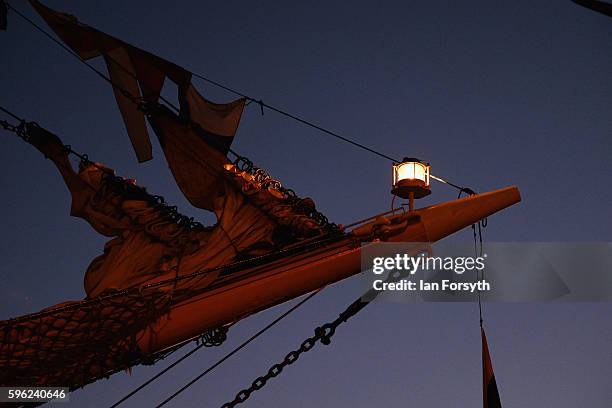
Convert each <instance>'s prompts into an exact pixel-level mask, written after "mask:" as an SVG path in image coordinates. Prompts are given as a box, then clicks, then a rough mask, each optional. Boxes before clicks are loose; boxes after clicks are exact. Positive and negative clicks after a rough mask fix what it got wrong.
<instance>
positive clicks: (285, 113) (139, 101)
mask: <svg viewBox="0 0 612 408" xmlns="http://www.w3.org/2000/svg"><path fill="white" fill-rule="evenodd" d="M6 4H7V6H8V8H10V9H11V10H13V11H14V12H15V13H17V15H18V16H19V17H21V18H22V19H23V20H25V21H26V22H28V23H29V24H31V25H32V26H33V27H34V28H36V29H37V30H38V31H40V32H41V33H42V34H44V35H45V36H46V37H48V38H49V39H51V40H52V41H53V42H54V43H56V44H58V45H59V46H60V47H62V49H64V50H65V51H66V52H68V53H69V54H70V55H72V56H73V57H75V58H77V59H78V60H79V61H80V62H81V63H83V64H85V65H86V66H87V67H88V68H90V69H91V70H92V71H94V72H95V73H96V74H97V75H98V76H100V77H101V78H103V79H104V80H105V81H107V82H108V83H109V84H111V86H112V87H113V88H116V89H117V90H119V91H120V92H121V93H122V94H123V95H124V96H125V97H126V98H128V99H129V100H130V101H132V102H134V103H136V104H138V105H139V106H141V107H142V108H143V110H146V107H145V106H143V100H142V99H140V98H135V97H134V96H133V95H131V94H130V93H129V92H127V91H126V90H125V89H123V88H121V87H120V86H118V85H117V84H115V83H114V82H113V81H112V80H111V79H110V78H109V77H108V76H106V75H105V74H104V73H102V72H101V71H100V70H98V69H97V68H95V67H94V66H93V65H91V64H89V63H88V62H87V61H85V60H83V59H82V58H81V57H79V56H78V55H77V54H76V53H75V52H74V51H72V50H71V49H70V48H68V47H67V46H66V45H64V44H63V43H62V42H60V41H59V40H57V39H56V38H54V37H53V36H52V35H51V34H49V33H48V32H47V31H46V30H45V29H43V28H42V27H40V26H39V25H38V24H36V23H35V22H34V21H32V20H31V19H30V18H28V17H27V16H25V15H24V14H22V13H21V12H19V11H18V10H17V9H15V8H14V7H13V6H11V5H10V4H9V3H8V2H7V3H6ZM109 58H110V59H111V60H112V61H113V63H114V64H116V65H117V66H119V67H120V68H121V69H122V70H123V71H124V72H127V73H129V74H130V75H132V76H134V74H133V73H132V72H130V71H129V70H127V69H126V68H125V67H123V66H122V65H121V64H119V63H118V62H117V61H116V60H114V59H112V58H111V57H110V56H109ZM190 72H191V71H190ZM191 75H193V76H194V77H196V78H199V79H201V80H203V81H205V82H207V83H209V84H211V85H214V86H216V87H219V88H221V89H224V90H226V91H228V92H231V93H233V94H235V95H238V96H241V97H243V98H245V99H247V100H248V101H249V103H251V102H254V103H256V104H258V105H259V106H260V109H261V113H262V115H263V113H264V108H267V109H270V110H271V111H274V112H276V113H278V114H280V115H283V116H285V117H288V118H290V119H292V120H295V121H297V122H299V123H302V124H304V125H306V126H309V127H312V128H313V129H316V130H318V131H320V132H322V133H325V134H327V135H329V136H332V137H335V138H336V139H339V140H341V141H343V142H345V143H348V144H351V145H353V146H355V147H357V148H359V149H362V150H365V151H367V152H370V153H372V154H374V155H377V156H379V157H382V158H384V159H387V160H389V161H391V162H393V163H401V160H398V159H396V158H393V157H391V156H389V155H386V154H384V153H381V152H380V151H378V150H375V149H373V148H371V147H368V146H366V145H364V144H362V143H359V142H356V141H354V140H352V139H349V138H348V137H345V136H342V135H340V134H339V133H337V132H333V131H331V130H329V129H326V128H324V127H322V126H320V125H317V124H316V123H314V122H311V121H308V120H306V119H304V118H302V117H300V116H297V115H295V114H293V113H290V112H288V111H286V110H284V109H281V108H277V107H275V106H272V105H269V104H267V103H265V102H264V101H263V100H262V99H256V98H253V97H251V96H248V95H246V94H245V93H243V92H240V91H237V90H235V89H233V88H230V87H228V86H226V85H223V84H221V83H219V82H217V81H213V80H212V79H209V78H207V77H206V76H204V75H201V74H198V73H196V72H191ZM160 99H162V100H163V101H164V102H165V103H167V104H168V105H169V106H170V107H172V108H173V109H174V110H176V111H177V112H178V111H179V109H178V108H177V107H176V106H175V105H174V104H172V103H171V102H170V101H168V100H167V99H165V98H164V97H163V96H161V95H160ZM229 151H230V152H231V153H232V154H234V155H236V156H237V157H238V158H240V157H241V156H240V155H239V154H237V153H235V152H234V151H233V150H232V149H229ZM430 177H431V178H432V179H434V180H436V181H439V182H441V183H443V184H447V185H449V186H451V187H453V188H455V189H457V190H459V192H462V191H463V192H468V191H472V190H471V189H469V188H467V187H462V186H460V185H458V184H455V183H452V182H450V181H448V180H445V179H443V178H441V177H436V176H434V175H430ZM468 194H469V193H468Z"/></svg>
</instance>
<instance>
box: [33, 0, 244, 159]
mask: <svg viewBox="0 0 612 408" xmlns="http://www.w3.org/2000/svg"><path fill="white" fill-rule="evenodd" d="M30 3H31V4H32V6H33V7H34V8H35V10H36V11H37V12H38V14H40V15H41V17H42V18H43V19H44V20H45V21H46V22H47V24H48V25H49V26H50V27H51V29H53V31H54V32H55V33H56V34H57V35H58V37H60V38H61V39H62V41H64V43H66V45H67V46H68V47H70V49H72V50H73V51H74V52H75V53H76V54H77V55H78V56H79V57H80V58H82V59H84V60H88V59H91V58H95V57H98V56H103V57H104V60H105V62H106V66H107V69H108V73H109V78H110V80H111V83H112V86H113V91H114V93H115V99H116V100H117V105H118V106H119V110H120V112H121V115H122V117H123V121H124V123H125V127H126V130H127V133H128V135H129V137H130V140H131V142H132V145H133V147H134V150H135V152H136V156H137V158H138V160H139V161H140V162H143V161H147V160H150V159H151V158H152V152H151V142H150V138H149V134H148V131H147V127H146V123H145V112H144V111H143V109H142V108H143V106H142V104H143V103H145V102H148V103H153V104H156V103H157V102H158V100H159V99H160V94H161V90H162V87H163V85H164V82H165V79H166V78H169V79H170V80H171V81H172V82H174V83H175V84H176V85H177V88H178V99H179V105H180V110H181V116H182V118H183V119H184V120H187V121H190V122H193V123H194V124H195V125H197V126H199V127H201V128H203V129H204V130H205V131H206V132H207V133H209V134H211V135H214V136H211V137H213V138H215V137H217V139H218V140H217V144H218V145H219V146H220V148H219V150H220V151H222V152H224V153H227V151H228V149H229V146H230V144H231V142H232V139H233V137H234V135H235V134H236V130H237V128H238V124H239V122H240V116H241V114H242V109H243V108H244V104H245V101H246V100H245V98H241V99H238V100H236V101H234V102H231V103H229V104H215V103H213V102H210V101H208V100H206V99H205V98H204V97H202V96H201V95H200V94H199V93H198V92H197V91H196V90H195V88H194V87H193V85H192V84H191V73H190V72H189V71H187V70H185V69H184V68H182V67H180V66H178V65H176V64H174V63H172V62H170V61H167V60H165V59H163V58H160V57H158V56H156V55H154V54H151V53H149V52H147V51H144V50H141V49H139V48H137V47H134V46H133V45H130V44H128V43H125V42H124V41H122V40H119V39H117V38H115V37H112V36H110V35H108V34H106V33H103V32H101V31H98V30H96V29H95V28H93V27H90V26H88V25H85V24H82V23H80V22H79V21H78V20H77V19H76V18H75V17H74V16H72V15H69V14H66V13H60V12H57V11H55V10H53V9H51V8H49V7H46V6H44V5H43V4H41V3H40V2H39V1H37V0H30Z"/></svg>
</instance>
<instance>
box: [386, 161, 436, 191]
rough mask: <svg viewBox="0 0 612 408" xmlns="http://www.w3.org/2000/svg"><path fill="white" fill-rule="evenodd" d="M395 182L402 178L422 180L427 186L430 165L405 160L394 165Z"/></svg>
mask: <svg viewBox="0 0 612 408" xmlns="http://www.w3.org/2000/svg"><path fill="white" fill-rule="evenodd" d="M393 176H394V180H393V184H394V185H395V184H397V183H398V182H399V181H400V180H421V181H422V182H423V183H425V185H426V186H428V185H429V166H428V165H426V164H423V163H419V162H404V163H400V164H399V165H397V166H394V172H393Z"/></svg>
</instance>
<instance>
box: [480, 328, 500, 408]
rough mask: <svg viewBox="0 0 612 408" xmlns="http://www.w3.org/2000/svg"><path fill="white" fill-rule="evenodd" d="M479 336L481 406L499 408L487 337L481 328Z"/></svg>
mask: <svg viewBox="0 0 612 408" xmlns="http://www.w3.org/2000/svg"><path fill="white" fill-rule="evenodd" d="M480 336H481V339H482V406H483V408H501V401H500V399H499V391H497V383H496V382H495V374H494V373H493V364H491V356H490V355H489V346H488V344H487V336H486V335H485V332H484V329H483V328H482V327H481V328H480Z"/></svg>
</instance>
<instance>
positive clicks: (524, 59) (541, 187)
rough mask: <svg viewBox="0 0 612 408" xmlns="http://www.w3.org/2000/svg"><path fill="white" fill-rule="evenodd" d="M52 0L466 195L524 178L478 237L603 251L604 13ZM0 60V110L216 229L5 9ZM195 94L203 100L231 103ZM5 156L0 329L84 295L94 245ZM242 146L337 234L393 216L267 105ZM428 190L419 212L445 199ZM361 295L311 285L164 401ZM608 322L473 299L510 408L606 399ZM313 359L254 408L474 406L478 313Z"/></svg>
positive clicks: (223, 383) (609, 28)
mask: <svg viewBox="0 0 612 408" xmlns="http://www.w3.org/2000/svg"><path fill="white" fill-rule="evenodd" d="M13 3H14V6H16V7H19V8H20V9H21V10H22V11H25V12H26V13H27V15H28V16H30V17H32V18H33V19H35V20H36V21H38V22H40V23H41V24H42V21H41V20H40V18H39V17H38V16H36V15H35V14H34V12H33V10H32V9H30V8H29V6H28V5H27V4H25V2H18V1H13ZM47 4H48V5H49V6H51V7H54V8H56V9H58V10H63V11H68V12H71V13H73V14H75V15H76V16H78V17H79V18H80V19H81V20H82V21H84V22H86V23H88V24H90V25H93V26H95V27H98V28H100V29H102V30H104V31H106V32H109V33H111V34H113V35H115V36H118V37H120V38H122V39H124V40H126V41H128V42H131V43H133V44H135V45H138V46H140V47H142V48H145V49H147V50H149V51H152V52H154V53H156V54H158V55H160V56H163V57H165V58H167V59H169V60H172V61H175V62H177V63H178V64H180V65H183V66H185V67H186V68H188V69H190V70H192V71H194V72H199V73H202V74H205V75H208V76H209V77H210V78H212V79H215V80H218V81H220V82H223V83H226V84H229V85H231V86H233V87H235V88H237V89H239V90H243V91H244V92H245V93H247V94H249V95H251V96H253V97H257V98H262V99H263V100H265V101H266V102H268V103H270V104H272V105H277V106H281V107H284V108H286V109H287V110H289V111H291V112H294V113H298V114H300V115H302V116H304V117H305V118H308V119H311V120H313V121H315V122H317V123H319V124H321V125H323V126H325V127H327V128H329V129H333V130H336V131H339V132H341V133H342V134H344V135H347V136H349V137H352V138H354V139H355V140H358V141H359V142H362V143H364V144H367V145H371V146H374V147H376V148H377V149H379V150H381V151H383V152H385V153H387V154H389V155H391V156H395V157H403V156H405V155H408V156H417V157H422V158H426V159H428V160H430V161H431V163H432V169H433V173H434V174H437V175H439V176H441V177H445V178H448V179H451V180H453V181H456V182H457V183H460V184H465V185H469V186H471V187H473V188H474V189H477V190H479V191H485V190H491V189H495V188H498V187H503V186H506V185H510V184H516V185H518V186H519V187H520V189H521V192H522V195H523V202H522V203H521V204H520V205H518V206H515V207H513V208H511V209H508V210H506V211H504V212H503V213H500V214H498V215H497V216H495V217H492V218H490V220H489V221H490V222H489V227H488V228H487V230H486V232H485V238H486V239H487V240H489V241H610V231H611V227H612V219H611V216H610V210H609V208H610V203H612V192H611V189H610V188H609V187H610V178H611V176H612V171H611V168H610V167H611V166H610V161H611V160H610V158H611V153H612V141H611V140H612V139H611V136H612V115H611V109H612V81H611V73H612V51H611V50H612V48H611V41H612V19H610V18H606V17H605V16H602V15H600V14H596V13H594V12H592V11H590V10H587V9H584V8H581V7H578V6H576V5H575V4H573V3H572V2H570V1H540V2H532V1H512V2H510V1H507V2H484V1H483V2H452V1H446V2H444V1H435V2H418V3H411V2H394V3H391V2H387V3H385V4H375V3H374V2H330V1H326V2H302V3H297V2H284V3H281V2H276V3H272V2H266V3H262V2H230V1H228V2H210V3H209V2H196V1H192V2H187V1H185V2H167V1H166V2H161V1H160V2H153V1H146V2H145V1H130V2H127V1H108V2H68V1H48V2H47ZM0 53H1V61H2V71H1V72H2V75H1V76H0V89H2V91H1V95H2V96H1V97H0V102H1V104H2V105H5V106H7V107H9V108H10V109H12V110H14V111H15V112H17V113H19V114H21V115H23V116H25V117H26V118H27V119H29V120H35V121H38V122H39V123H41V124H42V125H44V126H46V127H47V128H49V129H50V130H53V131H55V132H56V133H58V134H59V135H60V136H61V137H62V138H63V139H64V141H65V142H67V143H70V144H71V145H72V146H73V147H74V148H75V149H76V150H79V151H82V152H86V153H88V154H89V155H90V157H91V158H92V159H94V160H96V161H100V162H103V163H105V164H107V165H109V166H111V167H113V168H115V169H116V170H117V172H118V173H119V174H120V175H123V176H128V177H135V178H137V179H138V182H139V183H140V184H142V185H145V186H147V187H148V189H149V191H151V192H152V193H155V194H161V195H163V196H165V197H166V199H167V201H169V202H170V203H175V204H177V205H178V206H179V208H180V209H181V211H182V212H183V213H186V214H189V215H193V216H195V217H196V218H198V219H201V220H205V221H209V222H210V221H211V220H212V219H211V217H210V216H209V215H208V214H205V213H204V212H203V211H200V210H197V209H194V208H192V207H190V206H189V205H188V203H187V202H186V200H185V199H184V198H183V197H182V196H181V195H180V192H179V190H178V188H177V187H176V185H175V183H174V181H173V179H172V177H171V175H170V173H169V171H168V169H167V167H166V164H165V161H164V159H163V157H162V154H161V151H160V149H159V146H157V145H155V147H154V154H155V156H156V158H155V159H154V160H153V161H151V162H148V163H146V164H143V165H138V164H137V162H136V160H135V157H134V154H133V152H132V149H131V146H130V142H129V139H128V138H127V135H126V134H125V130H124V127H123V123H122V121H121V118H120V115H119V112H118V109H117V107H116V104H115V101H114V97H113V95H112V92H111V89H110V87H109V86H108V84H106V83H104V82H102V81H101V80H100V79H99V78H97V77H96V76H95V75H93V74H92V73H91V72H90V71H89V70H87V69H85V68H84V67H83V66H82V65H81V64H79V63H78V62H76V61H75V60H73V59H72V58H71V57H70V56H68V55H67V54H66V53H65V52H63V51H62V50H61V49H59V48H58V47H57V46H56V45H54V44H53V43H51V42H50V41H49V40H47V39H45V38H44V37H42V36H41V35H40V34H39V33H37V32H35V31H33V30H32V28H31V27H29V26H27V25H26V24H24V23H23V22H22V21H21V20H19V19H18V18H17V17H16V16H14V15H9V29H8V31H7V32H2V33H0ZM97 63H98V64H99V63H100V62H99V61H98V62H97ZM99 66H101V65H99ZM195 83H196V85H198V86H199V88H200V90H201V91H202V93H203V94H204V95H206V96H207V97H209V98H211V99H213V100H216V101H219V102H222V101H228V100H230V99H231V98H232V95H229V94H227V93H225V92H224V91H220V90H218V89H215V88H212V87H210V86H208V85H206V84H205V83H202V82H197V81H196V82H195ZM1 143H2V146H1V148H0V163H1V166H2V169H1V171H0V187H1V191H2V204H1V205H2V213H1V215H0V217H1V220H2V221H1V222H2V229H3V234H2V237H1V238H0V240H1V245H0V259H2V260H3V262H2V267H1V268H0V271H1V275H2V279H1V283H0V285H1V286H0V319H4V318H8V317H11V316H16V315H19V314H25V313H28V312H34V311H37V310H40V309H41V308H43V307H47V306H49V305H52V304H55V303H58V302H60V301H64V300H68V299H79V298H81V297H82V296H83V288H82V280H83V274H84V271H85V269H86V267H87V265H88V264H89V262H90V261H91V259H93V258H94V257H95V256H97V255H98V254H100V253H101V251H102V247H103V244H104V241H105V239H104V238H103V237H101V236H98V235H97V234H96V233H95V232H93V231H92V230H91V229H90V228H89V227H88V225H86V224H85V222H83V221H82V220H79V219H73V218H70V217H69V216H68V212H69V196H68V193H67V192H66V191H65V187H64V186H63V183H62V181H61V179H60V177H59V175H58V174H57V173H56V171H55V168H53V167H52V165H51V163H50V162H47V161H46V160H44V158H43V157H41V156H40V154H39V153H38V152H36V151H35V150H34V149H33V148H31V147H30V146H28V145H26V144H24V143H23V142H21V141H20V140H18V139H16V138H13V137H12V136H11V135H10V134H7V133H4V134H2V135H1ZM235 148H236V150H237V151H239V152H241V153H242V154H244V155H247V156H249V157H250V158H251V159H253V160H254V161H255V162H256V163H257V164H258V165H260V166H261V167H264V168H266V169H267V170H269V171H270V173H271V174H273V175H274V176H276V177H277V178H279V179H280V180H282V181H283V182H284V184H285V185H286V186H289V187H291V188H293V189H295V190H296V191H297V192H298V193H299V194H300V195H302V196H311V197H313V198H314V199H315V200H316V202H317V204H318V206H319V208H320V209H321V210H322V211H323V212H324V213H326V214H327V215H328V216H329V218H330V219H332V220H334V221H336V222H340V223H347V222H350V221H353V220H356V219H360V218H364V217H366V216H369V215H372V214H374V213H378V212H380V211H383V210H386V209H387V208H388V207H389V204H390V195H389V189H390V186H389V183H390V164H389V163H388V162H386V161H384V160H383V159H379V158H377V157H375V156H372V155H370V154H368V153H366V152H362V151H359V150H355V149H353V148H352V147H350V146H348V145H345V144H341V143H338V142H337V141H336V140H333V139H330V138H328V137H327V136H325V135H322V134H320V133H317V132H316V131H314V130H312V129H309V128H306V127H304V126H302V125H300V124H297V123H295V122H293V121H290V120H289V119H286V118H284V117H279V116H278V115H275V114H274V113H272V112H267V113H266V114H265V116H263V117H261V115H260V113H259V109H258V107H256V106H251V107H249V108H247V110H246V111H245V114H244V115H243V120H242V124H241V126H240V129H239V131H238V136H237V139H236V143H235ZM433 187H434V192H433V194H432V195H431V196H430V197H428V198H427V199H426V200H424V201H423V202H422V203H423V204H428V203H434V202H440V201H445V200H449V199H452V198H454V197H455V196H456V193H455V192H454V191H453V190H451V189H449V188H447V187H446V186H444V185H440V184H436V185H434V186H433ZM419 204H421V203H419ZM470 234H471V231H464V232H461V233H459V234H458V238H457V239H463V240H469V239H471V235H470ZM359 294H360V285H359V282H358V281H356V280H349V281H347V282H342V283H340V284H338V285H335V286H334V287H332V288H329V289H327V290H325V291H324V292H323V293H322V294H321V295H319V296H317V298H315V299H316V300H313V301H312V302H311V303H308V304H307V306H305V307H304V308H302V309H301V310H300V311H299V312H297V313H296V314H295V315H293V316H292V317H291V318H290V319H289V320H287V321H286V322H283V323H282V324H281V325H279V326H278V327H277V328H276V329H274V330H273V331H272V332H270V333H269V334H267V335H265V336H264V337H262V338H261V339H260V340H259V341H257V342H256V343H255V344H253V345H252V346H251V347H249V348H248V349H246V350H245V351H243V352H242V353H241V354H240V355H238V356H237V357H236V358H235V359H233V360H232V361H230V362H229V363H228V364H226V365H224V366H222V367H221V368H220V369H219V370H218V371H216V372H214V373H213V374H212V375H211V376H210V377H208V378H207V379H205V380H204V381H202V382H200V383H198V384H196V385H195V386H193V387H192V388H191V389H190V390H189V391H188V392H186V393H184V394H183V395H182V396H181V397H179V398H177V399H176V400H175V402H174V403H173V404H174V405H171V406H176V407H196V406H197V407H201V406H218V405H221V403H223V402H225V401H226V400H229V399H232V398H233V395H234V394H235V392H236V391H238V390H239V389H241V388H243V387H244V386H246V385H248V384H250V382H251V381H252V379H253V378H255V377H256V376H258V375H260V374H263V373H264V372H265V371H266V370H267V368H268V366H269V365H270V364H271V363H272V362H275V361H277V360H279V359H280V358H282V356H284V354H285V352H286V351H289V350H290V349H293V348H294V347H296V346H298V345H299V343H300V342H301V340H302V339H303V338H304V337H306V336H309V335H310V334H311V330H312V328H314V327H315V326H316V325H318V324H319V323H321V322H324V321H328V320H332V319H333V318H335V316H336V315H337V313H339V312H340V311H341V310H343V309H344V307H345V306H346V305H347V304H348V303H350V301H352V300H353V299H354V298H355V297H356V296H358V295H359ZM287 307H288V305H283V306H279V307H277V308H274V309H273V310H270V311H267V312H264V313H261V314H260V315H257V316H254V317H252V318H249V319H247V320H245V321H243V322H241V323H240V324H238V325H237V326H236V327H233V328H232V329H231V331H230V339H229V341H228V343H226V345H225V346H223V347H222V348H220V349H215V350H205V351H202V352H200V353H198V354H197V355H196V357H193V358H191V359H190V360H189V361H188V362H187V363H186V364H184V365H182V366H180V368H179V369H176V370H174V371H173V372H172V374H171V375H169V376H167V377H164V379H163V380H161V381H160V382H159V383H157V384H156V385H155V386H153V387H151V388H150V389H147V390H146V391H145V392H143V393H142V395H138V396H137V397H135V398H134V400H133V402H132V405H129V404H128V406H135V407H147V406H151V405H152V404H153V403H154V402H159V401H160V400H161V399H163V398H164V397H165V396H167V395H168V394H169V393H170V392H172V391H174V390H175V389H176V388H177V387H179V386H180V385H182V384H183V383H184V382H186V381H187V380H188V379H190V378H192V377H193V376H194V375H195V374H196V373H198V372H199V371H201V370H202V369H203V368H205V367H206V366H208V364H209V363H210V362H212V361H214V360H215V359H216V358H218V357H219V356H220V355H222V354H223V353H225V352H226V351H227V350H229V349H230V347H231V346H232V345H234V344H237V343H239V342H241V341H242V340H243V339H244V338H246V337H248V336H249V335H250V334H251V333H252V332H253V331H255V330H257V329H258V328H259V327H261V326H262V325H263V324H264V323H265V322H267V321H269V320H271V319H272V318H273V317H274V316H275V315H276V314H278V313H280V312H281V311H282V310H284V309H285V308H287ZM610 312H612V308H611V307H610V304H609V303H603V304H487V305H485V319H486V322H485V324H486V327H487V329H488V332H487V334H488V338H489V344H490V348H491V353H492V358H493V365H494V368H495V372H496V377H497V382H498V385H499V390H500V394H501V397H502V402H503V403H504V406H508V407H510V406H511V407H535V406H550V407H559V408H565V407H568V408H569V407H572V408H573V407H577V406H585V407H586V406H588V407H595V408H604V407H606V406H610V401H611V395H610V391H609V389H610V387H611V383H610V378H612V372H611V371H610V370H611V369H610V367H611V364H610V363H611V361H610V358H611V357H610V356H611V351H612V325H611V321H610V314H611V313H610ZM317 348H319V349H318V350H316V351H313V352H311V353H309V354H308V355H307V356H305V357H304V358H303V359H300V362H299V363H297V364H296V365H295V366H293V367H291V368H289V369H287V370H286V372H285V373H284V374H283V375H282V376H281V377H279V378H278V379H275V380H272V381H271V383H270V384H269V385H268V386H267V387H266V388H265V389H264V390H262V391H260V392H257V393H256V394H254V396H253V397H252V401H250V405H247V406H272V407H274V406H292V407H311V406H322V407H328V406H329V407H331V406H350V407H371V406H391V407H396V406H408V407H440V406H447V407H474V406H479V404H480V399H481V391H480V387H481V377H480V375H481V374H480V364H481V363H480V341H479V332H478V326H477V308H476V305H475V304H420V305H400V304H382V303H378V304H375V305H372V306H370V307H368V308H367V309H366V310H365V311H364V312H363V313H362V314H360V315H359V316H358V317H356V318H355V319H354V320H351V321H350V323H349V324H347V325H346V326H343V327H342V328H341V329H340V330H339V331H338V333H337V335H336V336H335V337H334V340H333V342H332V345H331V346H329V347H319V346H317ZM169 362H170V361H167V362H162V363H161V364H159V365H157V366H155V367H138V368H136V369H135V370H133V372H132V375H131V376H129V375H127V374H123V373H121V374H117V375H115V376H113V377H112V378H111V379H110V380H108V381H104V380H103V381H100V382H98V383H96V384H94V385H90V386H88V387H86V388H85V389H84V390H81V391H77V392H75V393H73V394H72V396H71V398H72V401H73V404H71V405H73V406H78V407H89V406H92V407H97V406H102V407H103V406H108V405H109V404H110V403H112V402H114V401H115V400H116V399H118V397H119V396H121V395H123V394H124V393H126V392H128V391H129V390H130V389H131V388H132V387H134V386H135V385H137V384H139V383H140V382H141V381H142V380H143V379H145V378H148V376H150V375H152V374H153V373H155V372H157V371H158V370H159V369H161V368H162V367H163V366H165V365H166V364H168V363H169Z"/></svg>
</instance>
